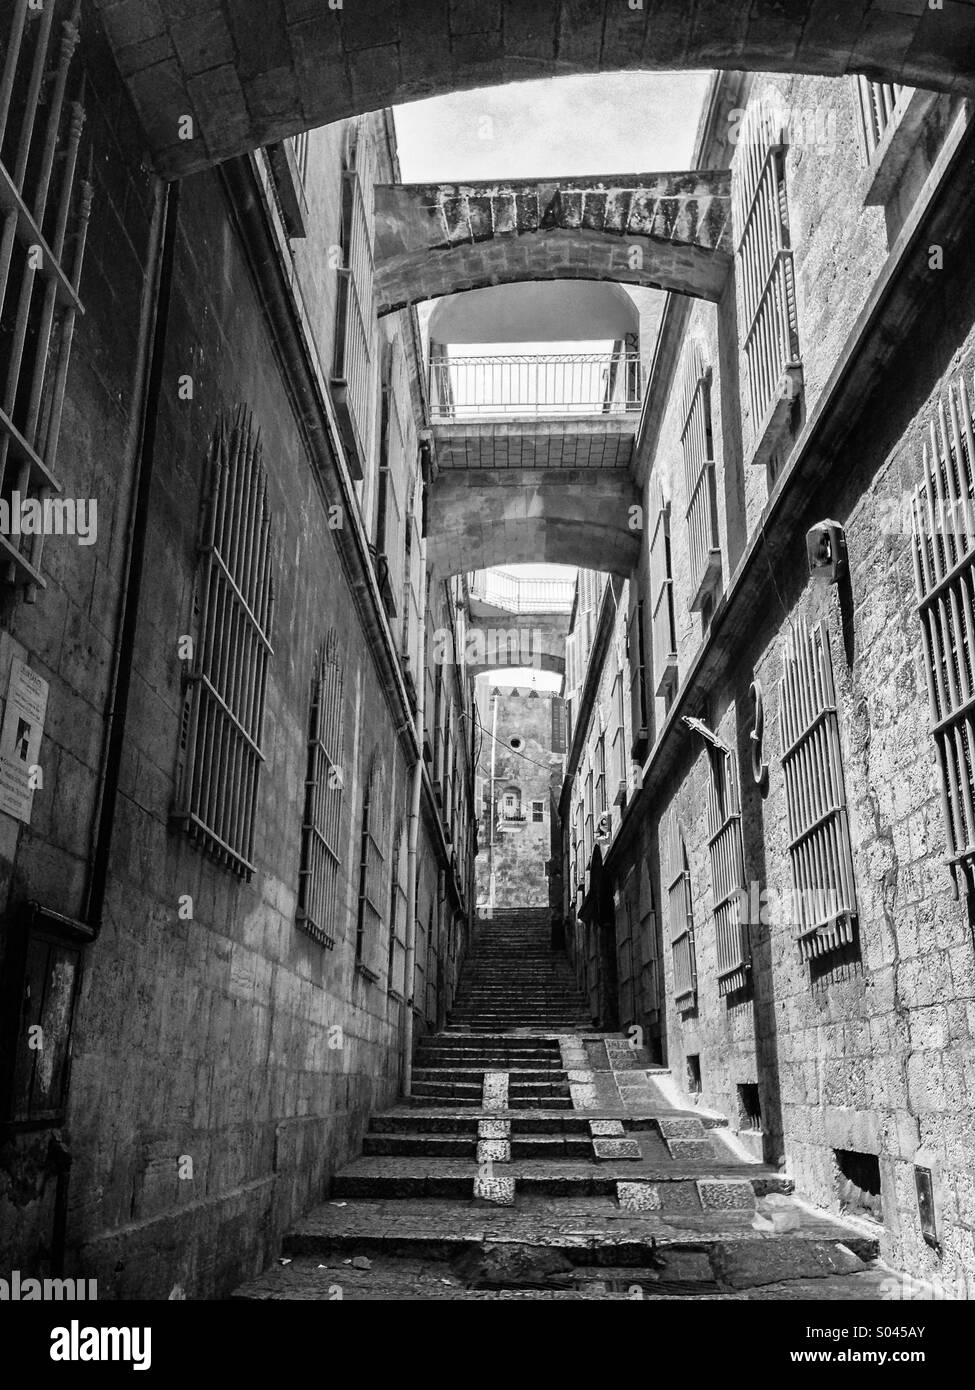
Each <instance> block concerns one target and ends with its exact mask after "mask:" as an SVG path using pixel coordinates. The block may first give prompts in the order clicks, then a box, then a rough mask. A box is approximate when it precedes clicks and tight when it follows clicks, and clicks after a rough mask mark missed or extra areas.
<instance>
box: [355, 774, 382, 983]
mask: <svg viewBox="0 0 975 1390" xmlns="http://www.w3.org/2000/svg"><path fill="white" fill-rule="evenodd" d="M387 815H388V807H387V805H386V770H385V768H384V766H383V763H382V760H381V758H380V756H379V753H378V751H377V752H376V753H374V754H373V757H372V762H371V764H370V766H369V775H368V776H367V778H366V786H365V791H364V792H363V795H362V834H361V839H360V849H359V911H358V915H357V918H356V931H355V958H356V964H357V965H358V966H359V967H360V968H361V969H362V970H363V972H364V973H365V974H367V975H369V976H370V978H372V979H378V978H379V971H378V970H376V968H375V955H376V946H377V943H378V942H379V941H380V940H381V939H382V928H383V904H384V903H385V901H386V890H385V878H386V817H387ZM380 950H381V947H380ZM381 969H382V967H381V966H380V970H381Z"/></svg>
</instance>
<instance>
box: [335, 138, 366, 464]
mask: <svg viewBox="0 0 975 1390" xmlns="http://www.w3.org/2000/svg"><path fill="white" fill-rule="evenodd" d="M373 167H374V160H373V152H372V144H371V141H370V139H369V136H368V132H367V131H366V130H365V129H363V128H362V126H361V123H360V122H353V123H352V124H351V125H350V127H349V132H348V146H347V152H346V158H345V164H344V168H343V171H342V227H341V238H342V252H343V256H344V263H343V265H342V266H341V267H340V268H339V283H338V290H339V293H338V306H337V312H336V319H335V359H334V363H333V367H332V388H333V391H334V395H335V403H336V406H337V407H338V413H339V424H340V428H341V431H342V436H343V441H344V443H345V445H346V449H347V451H348V458H349V465H350V467H351V469H352V472H353V475H354V476H355V477H356V478H357V479H361V478H362V477H363V475H364V471H365V466H366V461H367V460H368V458H369V448H370V443H371V438H372V423H371V416H372V410H373V405H374V400H375V398H374V396H373V395H372V391H373V387H372V357H373V341H372V340H373V332H374V324H375V312H374V306H373V250H372V228H373V184H374V182H375V177H374V173H373Z"/></svg>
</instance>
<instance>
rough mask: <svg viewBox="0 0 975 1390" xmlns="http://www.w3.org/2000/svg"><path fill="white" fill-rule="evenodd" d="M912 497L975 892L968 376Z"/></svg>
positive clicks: (951, 837)
mask: <svg viewBox="0 0 975 1390" xmlns="http://www.w3.org/2000/svg"><path fill="white" fill-rule="evenodd" d="M922 477H923V481H922V482H921V484H920V486H919V487H918V488H917V490H916V492H915V494H914V498H913V503H912V510H913V528H912V529H913V550H914V577H915V582H916V588H917V602H918V615H919V617H920V620H921V637H922V642H923V651H924V668H925V675H926V677H927V685H928V699H929V702H930V708H931V733H932V736H933V738H934V744H935V749H936V752H937V760H938V773H939V781H940V790H941V808H942V814H943V817H944V823H945V831H946V834H947V841H948V845H947V848H948V864H949V866H950V869H951V876H952V880H953V883H954V890H955V895H956V896H957V895H958V891H959V879H961V883H962V884H963V886H964V888H965V889H966V891H968V892H972V891H975V868H973V866H975V722H973V721H975V654H973V653H975V617H973V613H975V576H973V559H975V438H973V415H972V396H971V394H970V390H969V384H968V382H967V381H966V379H965V377H964V376H962V377H959V378H958V380H957V381H956V382H952V383H951V384H950V385H949V386H948V389H947V391H946V392H945V393H944V395H943V396H942V397H941V399H940V400H939V402H938V409H937V413H936V418H935V419H934V420H932V422H931V425H930V427H929V430H928V438H927V440H926V441H925V445H924V452H923V457H922Z"/></svg>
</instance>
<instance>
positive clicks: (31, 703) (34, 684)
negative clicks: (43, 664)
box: [0, 657, 49, 824]
mask: <svg viewBox="0 0 975 1390" xmlns="http://www.w3.org/2000/svg"><path fill="white" fill-rule="evenodd" d="M48 689H49V687H48V683H47V681H46V680H42V679H41V677H40V676H39V675H38V674H37V672H36V671H32V670H31V669H30V667H29V666H27V665H25V664H24V662H23V661H21V660H20V658H19V657H14V659H13V661H12V662H11V663H10V688H9V689H8V691H7V707H6V709H5V710H4V712H3V727H2V728H0V811H6V813H7V815H8V816H14V817H15V818H16V819H17V820H22V821H25V822H26V823H27V824H30V814H31V808H32V806H33V804H34V788H33V786H32V785H31V769H32V768H35V767H36V766H37V765H38V762H39V755H40V751H41V735H42V734H43V733H44V716H45V715H46V713H47V695H48Z"/></svg>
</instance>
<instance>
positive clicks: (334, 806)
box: [296, 629, 343, 951]
mask: <svg viewBox="0 0 975 1390" xmlns="http://www.w3.org/2000/svg"><path fill="white" fill-rule="evenodd" d="M342 726H343V715H342V665H341V662H340V660H339V655H338V636H337V634H336V633H335V631H334V629H333V630H332V631H331V632H330V633H329V634H328V637H327V638H326V640H325V642H324V644H323V646H322V649H321V652H320V654H319V656H318V657H317V658H316V661H315V675H314V678H313V680H312V692H311V713H310V716H309V728H308V775H307V780H306V782H305V815H304V822H303V824H302V831H301V869H300V871H299V876H298V912H297V917H296V921H297V924H298V926H299V927H300V928H301V929H302V931H305V932H307V933H308V935H309V936H312V937H314V939H315V940H316V941H317V942H319V943H320V944H321V945H322V946H324V947H325V948H326V949H327V950H329V951H330V950H331V949H332V947H333V946H334V945H335V932H336V926H337V923H338V920H339V882H338V879H339V835H340V831H341V819H342V788H343V778H342Z"/></svg>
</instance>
